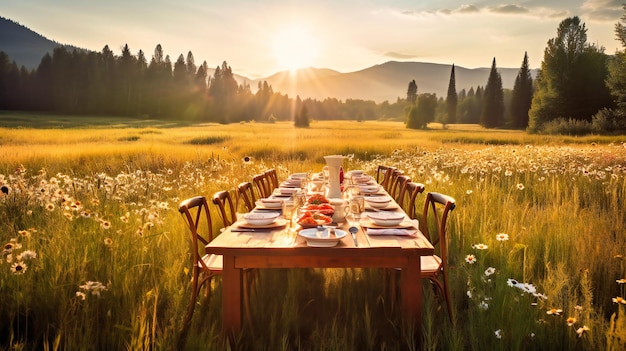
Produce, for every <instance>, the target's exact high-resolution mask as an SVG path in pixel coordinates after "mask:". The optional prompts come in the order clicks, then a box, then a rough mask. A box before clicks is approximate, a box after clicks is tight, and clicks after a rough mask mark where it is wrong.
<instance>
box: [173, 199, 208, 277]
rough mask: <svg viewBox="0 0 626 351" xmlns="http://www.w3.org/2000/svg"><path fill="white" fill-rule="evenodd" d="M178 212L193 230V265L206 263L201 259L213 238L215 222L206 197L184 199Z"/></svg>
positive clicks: (191, 230) (190, 229)
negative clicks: (206, 246)
mask: <svg viewBox="0 0 626 351" xmlns="http://www.w3.org/2000/svg"><path fill="white" fill-rule="evenodd" d="M178 212H180V213H181V215H182V216H183V219H184V220H185V222H186V224H187V227H188V228H189V231H190V232H191V243H192V245H191V248H192V253H193V265H194V267H197V266H198V265H204V262H203V261H202V260H201V259H200V258H201V257H202V255H203V254H204V246H205V245H206V244H208V243H209V242H211V241H212V240H213V222H212V221H211V213H210V211H209V204H208V203H207V200H206V197H204V196H196V197H192V198H189V199H186V200H184V201H183V202H181V203H180V205H179V206H178ZM199 250H202V251H199ZM204 268H206V267H204Z"/></svg>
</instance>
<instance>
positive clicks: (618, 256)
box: [613, 254, 624, 260]
mask: <svg viewBox="0 0 626 351" xmlns="http://www.w3.org/2000/svg"><path fill="white" fill-rule="evenodd" d="M613 258H617V259H618V260H623V259H624V255H619V254H617V255H615V256H613Z"/></svg>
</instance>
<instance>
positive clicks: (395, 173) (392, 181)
mask: <svg viewBox="0 0 626 351" xmlns="http://www.w3.org/2000/svg"><path fill="white" fill-rule="evenodd" d="M387 173H389V177H388V178H387V177H385V178H386V182H385V181H383V182H384V183H385V184H384V185H383V188H385V190H386V191H387V192H388V193H392V192H393V188H394V187H395V186H396V182H397V181H398V177H399V176H401V175H402V173H403V172H402V171H401V170H399V169H397V168H394V169H390V170H388V171H387Z"/></svg>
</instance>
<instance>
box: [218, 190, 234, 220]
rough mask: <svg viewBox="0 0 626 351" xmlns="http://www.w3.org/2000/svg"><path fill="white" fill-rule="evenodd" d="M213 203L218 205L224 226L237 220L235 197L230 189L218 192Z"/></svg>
mask: <svg viewBox="0 0 626 351" xmlns="http://www.w3.org/2000/svg"><path fill="white" fill-rule="evenodd" d="M213 203H214V204H215V205H217V208H218V210H219V214H220V217H221V218H222V223H224V228H225V227H228V226H231V225H232V224H233V223H235V222H237V211H235V205H234V203H233V198H232V197H231V196H230V192H229V191H228V190H222V191H218V192H216V193H215V194H214V195H213Z"/></svg>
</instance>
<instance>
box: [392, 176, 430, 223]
mask: <svg viewBox="0 0 626 351" xmlns="http://www.w3.org/2000/svg"><path fill="white" fill-rule="evenodd" d="M424 189H425V187H424V184H422V183H415V182H412V181H409V182H407V183H406V184H405V186H404V188H403V189H402V190H401V192H400V195H398V199H399V200H398V203H399V204H400V206H402V209H403V210H404V212H405V213H406V214H407V215H408V216H409V218H411V219H416V218H417V217H418V215H417V206H415V205H416V204H417V202H416V200H417V195H418V194H421V193H423V192H424Z"/></svg>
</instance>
